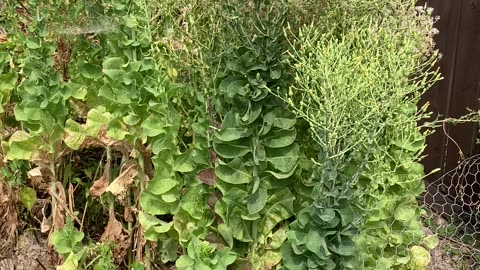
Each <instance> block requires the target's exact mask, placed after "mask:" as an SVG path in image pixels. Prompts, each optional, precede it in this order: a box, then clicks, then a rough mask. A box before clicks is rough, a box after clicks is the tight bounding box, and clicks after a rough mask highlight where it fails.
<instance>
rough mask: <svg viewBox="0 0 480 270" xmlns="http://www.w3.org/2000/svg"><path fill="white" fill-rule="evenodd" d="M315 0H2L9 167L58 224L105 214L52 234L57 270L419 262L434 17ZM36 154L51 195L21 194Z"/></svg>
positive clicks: (403, 265) (25, 198)
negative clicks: (98, 223)
mask: <svg viewBox="0 0 480 270" xmlns="http://www.w3.org/2000/svg"><path fill="white" fill-rule="evenodd" d="M10 2H12V1H9V3H10ZM321 2H322V3H320V2H318V1H311V0H302V1H297V0H295V1H293V0H288V1H287V0H269V1H257V0H255V1H233V0H232V1H230V0H229V1H221V2H220V3H219V2H218V1H208V0H201V1H193V0H167V1H130V0H109V1H106V0H95V1H83V0H74V1H70V2H69V3H66V2H59V3H53V2H52V3H50V4H48V5H47V4H45V2H44V1H37V0H28V1H26V7H20V6H17V4H11V5H10V4H9V5H7V7H6V8H5V9H6V10H7V13H8V14H9V16H10V17H11V18H13V19H12V21H11V22H10V23H8V24H7V28H8V29H7V31H8V32H9V35H8V41H7V42H5V43H3V42H2V43H0V47H1V48H2V49H3V48H7V50H5V51H2V52H1V53H0V103H1V106H0V113H1V114H2V117H1V124H2V125H1V128H2V150H3V151H2V154H3V155H4V157H5V160H6V166H7V167H8V168H2V175H3V177H4V178H5V179H7V180H8V182H9V183H10V184H12V185H21V187H22V189H20V192H19V195H20V196H19V197H20V200H21V201H22V203H23V204H24V205H25V207H26V208H27V209H28V210H30V209H32V207H33V206H34V204H35V203H36V196H45V194H47V193H48V194H51V196H54V197H52V200H51V201H52V218H54V217H55V215H57V214H66V215H67V216H71V215H72V214H73V215H75V214H76V212H75V211H74V213H70V212H68V213H65V212H63V213H62V211H66V210H67V209H69V207H72V208H73V207H74V206H75V207H78V205H79V204H80V205H81V207H84V208H83V209H82V210H83V211H84V212H85V213H86V215H87V216H88V212H89V209H92V212H95V211H93V210H94V209H95V210H98V212H99V213H100V214H99V217H96V218H98V219H96V220H102V219H103V218H104V217H106V216H105V215H104V214H106V213H107V210H106V209H108V217H109V221H108V224H107V225H106V226H105V228H100V229H101V230H104V231H103V234H102V233H101V232H99V231H94V229H92V231H94V232H89V231H88V230H89V229H90V228H85V233H84V232H83V231H82V232H79V231H76V229H74V227H75V226H74V224H73V221H71V220H68V221H67V224H66V225H65V227H63V228H62V229H59V228H57V227H54V228H53V229H52V230H53V231H52V237H51V242H52V244H53V245H54V246H55V249H56V251H57V252H58V253H60V254H62V255H63V257H64V259H65V261H64V264H63V265H62V266H59V268H58V269H67V270H68V269H78V268H82V267H83V268H85V269H87V268H92V267H93V269H115V267H116V266H118V265H120V263H121V262H124V263H125V264H127V265H128V267H129V269H130V268H132V269H147V270H151V269H152V268H153V267H152V264H158V265H167V266H168V267H170V266H173V264H175V265H176V267H177V268H178V269H218V270H220V269H227V267H229V268H233V269H238V268H241V267H245V268H247V269H248V268H252V269H391V268H395V269H423V268H424V267H425V265H426V263H427V260H425V257H426V256H425V252H426V250H425V249H424V247H425V248H432V247H433V246H435V241H434V239H429V238H424V237H423V233H422V230H421V226H420V223H419V222H418V221H417V220H418V217H419V215H420V211H419V209H418V207H417V206H416V204H415V202H414V198H415V196H417V195H418V194H419V193H420V192H421V191H422V189H423V186H422V184H421V181H420V179H421V178H422V177H423V175H424V173H423V167H422V166H421V165H420V164H419V163H418V161H419V160H420V153H421V151H422V150H423V147H424V144H425V136H426V135H427V133H421V132H420V129H419V127H417V124H416V123H417V122H418V121H419V120H421V119H424V118H426V117H427V116H428V114H427V113H426V108H421V109H417V108H416V105H417V103H418V101H419V98H420V96H421V94H422V93H423V92H424V91H425V90H426V89H427V88H428V87H429V86H430V85H431V84H432V83H433V82H435V81H436V80H437V79H438V74H437V73H436V71H433V70H431V67H432V66H433V64H434V63H435V59H436V56H437V55H436V54H435V53H433V54H429V53H430V49H431V45H432V42H431V33H427V32H428V31H429V29H431V19H430V15H431V14H428V13H427V12H426V11H422V10H420V9H414V7H413V5H411V4H407V3H400V1H393V2H394V3H390V2H391V1H386V0H375V1H363V0H362V1H358V0H341V1H330V0H327V1H321ZM397 2H398V3H397ZM0 8H2V5H1V4H0ZM19 10H21V11H24V12H23V13H22V12H18V11H19ZM379 11H381V12H379ZM415 12H417V13H415ZM310 20H314V23H312V24H308V25H307V24H305V22H307V21H310ZM19 26H20V28H21V29H22V31H18V30H16V29H18V28H19ZM23 26H25V27H23ZM76 26H78V27H76ZM22 27H23V28H22ZM399 29H401V31H400V32H399ZM10 33H11V34H10ZM412 78H413V79H414V81H412ZM99 148H100V149H102V148H104V149H106V150H103V149H102V151H104V152H106V159H105V157H103V156H101V154H97V155H98V157H97V160H95V163H96V164H94V165H92V164H89V165H87V166H86V167H85V168H83V167H82V168H75V167H79V166H83V165H84V163H83V160H82V159H83V158H84V155H85V156H87V155H89V154H91V152H96V151H97V150H98V149H99ZM112 149H113V150H112ZM102 151H100V152H102ZM97 152H98V151H97ZM74 160H75V161H74ZM75 162H76V163H75ZM77 163H78V164H77ZM72 164H73V169H72ZM32 165H35V168H37V167H38V169H40V170H39V172H41V173H42V175H41V176H42V177H43V179H44V180H47V179H48V180H50V181H51V185H50V189H51V190H49V192H45V191H46V190H42V193H40V192H38V194H37V192H36V191H35V190H33V189H31V188H29V187H26V186H25V185H22V184H24V181H25V180H24V179H26V177H27V173H26V172H27V170H28V169H29V168H30V167H33V166H32ZM101 172H103V175H102V174H101ZM114 179H115V180H114ZM112 183H115V185H116V187H112V185H113V184H112ZM70 185H77V187H76V188H74V190H76V191H73V193H74V194H73V193H72V194H71V193H70V192H71V191H70ZM78 186H82V188H80V189H78ZM67 187H68V188H69V189H68V192H69V193H68V195H69V196H72V197H74V200H75V202H74V203H73V202H70V201H68V202H66V201H67V200H62V199H61V198H60V200H58V198H59V197H61V195H62V192H63V190H62V189H65V190H66V188H67ZM114 188H115V192H105V191H111V190H112V189H114ZM79 190H80V191H79ZM88 190H89V192H86V191H88ZM104 192H105V194H104V195H102V194H103V193H104ZM57 193H58V194H57ZM79 193H80V194H81V195H82V196H78V194H79ZM113 193H114V194H115V196H116V197H114V196H113ZM105 201H106V203H107V204H108V207H104V206H105V205H104V202H105ZM86 202H88V203H86ZM87 204H88V207H87ZM92 204H93V206H92ZM89 207H90V208H89ZM55 209H56V210H55ZM70 209H71V208H70ZM70 209H69V210H70ZM69 210H67V211H69ZM59 211H60V212H59ZM57 212H58V213H57ZM95 214H96V212H95ZM84 215H85V214H84ZM76 222H78V223H79V224H80V222H79V221H76ZM123 223H125V224H123ZM61 225H63V224H55V226H60V227H62V226H61ZM83 225H84V224H83V220H82V224H81V226H83ZM95 229H96V230H98V228H95ZM100 234H101V236H100V237H99V235H100ZM99 238H100V239H99ZM87 242H91V244H87V245H83V244H86V243H87ZM98 242H105V243H109V244H105V243H102V244H100V243H98ZM82 243H83V244H82ZM421 246H422V247H421ZM132 250H135V251H136V252H135V254H133V253H132V252H131V251H132Z"/></svg>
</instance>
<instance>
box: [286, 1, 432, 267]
mask: <svg viewBox="0 0 480 270" xmlns="http://www.w3.org/2000/svg"><path fill="white" fill-rule="evenodd" d="M342 2H343V4H344V7H345V8H340V7H339V5H338V3H337V2H335V3H334V2H331V3H330V2H328V1H327V4H326V7H325V9H324V11H323V12H324V15H322V16H321V18H322V22H323V24H322V26H321V27H318V28H317V27H314V26H313V25H311V26H305V27H303V28H301V29H300V31H299V34H298V36H296V37H295V40H294V42H292V46H293V48H292V49H293V51H294V52H293V55H294V58H295V60H296V64H295V66H296V67H297V69H296V77H295V81H296V83H295V85H294V87H292V88H291V90H290V92H289V95H288V96H287V97H286V98H285V99H286V100H288V102H289V103H290V104H291V105H292V107H293V109H294V110H295V111H296V112H297V114H298V115H299V116H301V117H303V118H304V119H306V120H307V121H308V122H309V124H310V126H311V133H312V137H313V139H314V140H315V141H316V142H317V143H318V145H320V146H321V151H320V154H319V157H318V159H317V160H318V161H317V164H316V167H317V168H318V169H317V170H318V173H316V175H314V176H313V177H314V179H318V180H317V181H319V184H318V185H317V186H316V187H315V189H314V190H315V192H314V194H315V195H316V196H315V197H314V199H315V202H314V204H313V207H312V209H313V210H310V211H309V212H310V215H307V214H304V216H305V218H304V220H305V222H303V223H301V222H300V220H302V218H300V217H298V215H297V217H298V219H297V221H295V222H296V223H298V224H292V227H291V228H292V231H294V232H295V233H293V232H292V233H291V234H289V242H292V246H291V247H288V248H287V247H286V248H285V249H284V256H285V257H286V259H285V266H286V267H287V268H291V269H297V268H298V266H296V265H298V262H301V261H303V262H305V264H304V266H303V267H299V268H298V269H308V268H309V267H320V266H321V267H322V268H325V269H337V268H338V267H342V268H355V269H391V268H395V267H399V268H400V269H403V268H406V269H423V268H424V267H425V265H423V264H422V263H420V264H416V263H413V264H409V261H410V260H413V258H412V257H410V255H409V254H410V248H411V247H412V246H415V245H418V244H419V243H420V242H421V241H422V238H423V233H422V226H421V224H420V223H419V222H418V217H419V214H420V211H419V209H418V206H417V205H416V202H415V197H416V196H417V195H419V194H420V193H421V192H422V190H423V185H422V181H421V179H422V177H423V176H424V172H423V167H422V166H421V165H420V164H419V163H418V161H419V158H420V154H421V151H422V150H423V147H424V142H425V136H426V135H428V132H427V133H421V132H420V127H418V126H417V122H419V120H421V119H425V118H428V116H429V114H428V113H426V107H424V108H420V109H417V108H416V105H417V103H418V101H419V98H420V96H421V95H422V94H423V93H424V91H426V89H428V88H429V87H430V86H431V85H432V84H433V83H434V82H435V81H437V80H438V79H439V76H438V73H437V72H436V71H435V70H432V67H433V64H434V63H435V61H436V59H437V54H436V53H435V52H434V53H433V54H432V53H431V51H430V49H431V47H430V45H431V44H432V41H431V32H428V31H429V29H431V23H432V20H431V19H430V17H429V15H428V14H426V13H416V12H415V8H414V6H413V4H410V3H408V4H407V3H405V4H394V5H390V4H389V3H387V2H386V1H381V0H379V1H374V3H371V2H368V3H367V2H363V1H355V3H354V1H342ZM373 7H375V9H377V8H378V9H379V10H382V11H383V12H382V15H379V14H377V13H374V12H373V11H372V8H373ZM416 10H417V11H418V9H416ZM352 18H355V19H352ZM399 25H401V29H403V31H401V33H400V32H399V31H398V26H399ZM422 27H424V28H422ZM425 32H426V33H425ZM405 33H410V34H405ZM339 56H341V57H339ZM412 77H415V81H414V82H412V80H411V78H412ZM339 91H341V92H339ZM312 212H314V213H317V216H318V217H319V218H317V219H316V220H315V217H316V216H315V214H312ZM347 213H348V214H347ZM345 214H347V215H345ZM344 215H345V216H349V218H344ZM310 220H312V221H314V222H311V221H310ZM335 220H342V222H341V223H340V222H339V221H335ZM306 221H310V222H306ZM318 221H320V224H318V223H317V222H318ZM334 221H335V222H334ZM331 222H333V223H331ZM316 223H317V224H318V225H316V226H313V225H314V224H316ZM303 224H308V226H309V227H306V226H305V225H303ZM294 225H295V226H294ZM335 226H338V227H335ZM315 230H317V232H315V233H318V234H319V235H320V237H321V238H318V239H322V242H323V241H325V243H326V244H325V245H319V244H317V245H316V246H315V245H312V244H310V245H309V244H308V242H307V241H306V240H303V239H309V238H308V237H305V238H303V237H299V235H309V236H310V235H311V233H313V231H315ZM300 232H302V233H303V234H300ZM329 235H338V236H336V237H329ZM323 239H325V240H323ZM315 243H316V242H315ZM298 250H302V252H299V251H298ZM304 250H305V251H309V252H313V253H314V251H315V250H316V251H317V253H315V255H316V256H312V255H311V253H306V252H305V251H304ZM300 254H301V255H300ZM301 256H306V258H304V259H301ZM307 258H308V259H307ZM413 265H415V267H420V268H411V267H414V266H413ZM296 267H297V268H296Z"/></svg>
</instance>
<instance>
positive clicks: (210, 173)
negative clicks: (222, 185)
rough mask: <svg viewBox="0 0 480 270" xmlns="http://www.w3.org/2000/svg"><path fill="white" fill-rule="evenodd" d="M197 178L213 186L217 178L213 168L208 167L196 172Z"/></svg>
mask: <svg viewBox="0 0 480 270" xmlns="http://www.w3.org/2000/svg"><path fill="white" fill-rule="evenodd" d="M197 178H198V179H199V180H200V181H202V182H203V183H204V184H206V185H209V186H214V185H215V180H216V179H217V176H216V175H215V170H214V169H212V168H208V169H205V170H203V171H200V172H199V173H198V174H197Z"/></svg>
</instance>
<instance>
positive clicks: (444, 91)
mask: <svg viewBox="0 0 480 270" xmlns="http://www.w3.org/2000/svg"><path fill="white" fill-rule="evenodd" d="M428 5H429V6H431V7H433V8H434V15H436V16H437V15H438V16H440V21H438V22H437V24H436V25H435V27H436V28H438V29H439V31H440V34H439V35H437V37H436V46H437V48H438V49H439V50H440V52H441V53H442V59H441V60H440V62H439V67H440V70H441V72H442V76H443V77H444V79H443V80H442V81H441V82H439V83H437V84H436V85H435V86H434V87H432V89H430V90H429V91H428V92H427V94H426V95H425V96H424V98H423V102H427V101H428V102H429V103H430V104H431V106H430V109H431V111H433V113H434V115H435V116H437V115H441V116H442V117H454V118H458V117H460V116H462V115H465V114H466V113H467V112H468V111H467V108H470V109H474V110H478V109H479V101H478V100H479V98H480V1H479V0H429V1H428ZM447 134H448V136H447ZM477 134H478V126H477V125H474V124H458V125H450V124H448V125H445V126H444V127H440V128H438V129H437V130H436V132H435V134H433V135H431V136H430V137H429V138H428V139H427V148H426V150H425V154H427V155H428V156H427V158H426V159H425V160H424V161H423V163H424V166H425V171H426V172H429V171H432V170H433V169H436V168H440V169H441V171H440V172H438V173H436V174H434V175H431V176H430V177H428V178H427V181H429V182H430V181H433V180H435V179H438V178H439V177H440V176H441V175H443V174H444V173H446V172H447V171H449V170H451V169H453V168H455V167H456V166H457V164H458V162H459V160H460V159H461V156H462V154H463V156H465V157H470V156H472V155H473V154H476V153H478V150H479V148H478V146H477V145H476V143H475V142H476V138H477ZM460 153H462V154H460ZM445 181H449V180H448V179H446V180H445ZM445 184H446V185H447V186H448V185H450V184H456V183H445ZM448 193H450V194H451V195H455V190H449V191H448ZM478 193H480V190H479V191H478Z"/></svg>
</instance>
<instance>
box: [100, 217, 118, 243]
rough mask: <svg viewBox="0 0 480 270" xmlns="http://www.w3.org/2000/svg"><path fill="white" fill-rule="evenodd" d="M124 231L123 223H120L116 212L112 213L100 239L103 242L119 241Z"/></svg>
mask: <svg viewBox="0 0 480 270" xmlns="http://www.w3.org/2000/svg"><path fill="white" fill-rule="evenodd" d="M122 232H123V226H122V223H120V222H119V221H118V220H117V219H116V218H115V214H112V215H110V217H109V218H108V223H107V226H106V227H105V230H104V231H103V233H102V236H101V237H100V240H101V241H102V242H105V241H112V242H117V241H118V240H120V239H121V236H122Z"/></svg>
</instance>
